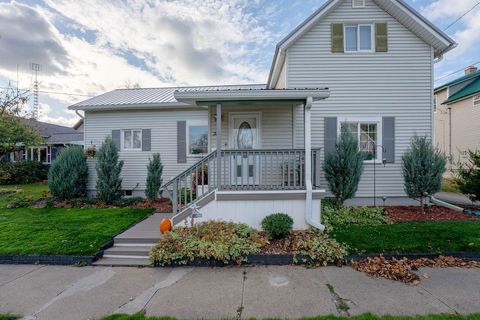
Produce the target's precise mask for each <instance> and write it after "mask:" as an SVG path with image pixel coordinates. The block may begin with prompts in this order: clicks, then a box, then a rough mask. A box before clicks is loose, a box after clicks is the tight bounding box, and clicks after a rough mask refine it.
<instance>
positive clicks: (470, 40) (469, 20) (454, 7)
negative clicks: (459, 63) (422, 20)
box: [422, 0, 480, 59]
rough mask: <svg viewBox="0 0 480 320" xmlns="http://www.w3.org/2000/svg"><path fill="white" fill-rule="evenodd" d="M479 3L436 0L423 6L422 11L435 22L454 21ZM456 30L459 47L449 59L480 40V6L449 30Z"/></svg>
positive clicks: (458, 55) (467, 0)
mask: <svg viewBox="0 0 480 320" xmlns="http://www.w3.org/2000/svg"><path fill="white" fill-rule="evenodd" d="M477 3H478V1H477V0H461V1H453V0H436V1H433V2H432V3H431V4H429V5H428V6H426V7H425V8H423V10H422V13H423V14H424V15H425V16H426V17H427V18H429V19H431V20H433V21H435V22H440V21H442V22H445V20H447V21H451V22H454V21H455V20H456V19H457V18H459V17H460V16H461V15H463V14H464V13H466V12H467V11H468V10H469V9H471V8H472V7H473V6H474V5H475V4H477ZM447 25H448V24H446V25H445V27H446V26H447ZM454 30H456V31H455V32H454V33H453V34H452V37H453V38H454V39H455V41H456V42H457V43H458V47H457V48H456V49H455V50H454V51H452V52H451V53H450V54H449V55H448V56H447V59H458V58H459V57H460V56H462V55H463V54H465V53H466V52H468V51H469V50H471V49H472V47H474V46H476V45H478V43H479V42H480V6H477V7H476V8H475V9H474V10H472V11H471V12H470V13H468V14H467V15H465V16H464V17H463V18H462V19H461V20H460V21H458V22H457V23H456V25H455V26H452V27H451V29H449V30H448V31H449V32H453V31H454Z"/></svg>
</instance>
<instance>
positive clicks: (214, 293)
mask: <svg viewBox="0 0 480 320" xmlns="http://www.w3.org/2000/svg"><path fill="white" fill-rule="evenodd" d="M425 273H426V274H428V277H427V278H424V277H422V281H421V284H420V285H419V286H411V285H405V284H402V283H398V282H393V281H389V280H385V279H373V278H369V277H368V276H366V275H365V274H363V273H360V272H357V271H355V270H353V269H352V268H350V267H344V268H337V267H325V268H318V269H306V268H303V267H293V266H284V267H265V266H262V267H246V268H243V267H232V268H175V269H168V268H121V267H114V268H111V267H61V266H35V265H24V266H18V265H0V313H2V312H3V313H5V312H11V313H14V314H19V315H22V316H24V317H25V319H48V320H56V319H62V320H63V319H68V320H75V319H95V318H99V317H102V316H105V315H110V314H112V313H115V312H122V313H134V312H138V311H140V310H142V309H145V310H146V311H147V314H148V315H170V316H174V317H178V318H190V319H192V318H195V319H198V318H208V319H220V318H237V317H238V316H239V315H240V316H241V317H242V318H248V317H257V318H264V317H278V318H298V317H306V316H316V315H325V314H336V315H340V314H350V315H353V314H360V313H364V312H373V313H376V314H387V313H388V314H395V315H414V314H427V313H444V312H447V313H448V312H450V313H451V312H458V313H472V312H480V290H479V289H478V288H480V270H478V269H459V268H444V269H440V268H435V269H430V268H426V269H422V270H420V271H419V274H421V275H423V274H425ZM327 283H328V284H331V285H332V286H333V290H334V292H330V290H329V289H328V288H327ZM341 301H343V302H344V303H347V304H348V306H349V309H348V310H344V309H345V308H340V307H339V306H340V305H341Z"/></svg>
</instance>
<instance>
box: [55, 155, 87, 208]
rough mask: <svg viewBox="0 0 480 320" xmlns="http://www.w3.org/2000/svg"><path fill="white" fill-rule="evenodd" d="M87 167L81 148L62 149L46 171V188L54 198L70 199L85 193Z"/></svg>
mask: <svg viewBox="0 0 480 320" xmlns="http://www.w3.org/2000/svg"><path fill="white" fill-rule="evenodd" d="M87 179H88V167H87V161H86V159H85V156H84V154H83V148H82V147H78V146H74V147H68V148H66V149H65V150H63V151H62V152H61V153H60V154H59V155H58V157H57V159H55V160H54V161H53V163H52V167H51V168H50V171H49V172H48V188H49V189H50V192H51V193H52V195H53V196H54V197H55V198H58V199H60V200H70V199H75V198H80V197H85V195H86V194H87Z"/></svg>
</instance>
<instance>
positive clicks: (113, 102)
mask: <svg viewBox="0 0 480 320" xmlns="http://www.w3.org/2000/svg"><path fill="white" fill-rule="evenodd" d="M265 87H266V85H265V84H246V85H224V86H197V87H165V88H134V89H117V90H113V91H110V92H107V93H104V94H101V95H99V96H96V97H93V98H91V99H88V100H85V101H81V102H78V103H76V104H74V105H72V106H70V107H68V108H69V109H70V110H108V109H118V108H132V107H135V108H157V107H182V106H186V107H188V106H189V105H188V104H186V103H182V102H178V101H177V100H176V99H175V97H174V92H175V91H180V90H181V91H184V92H185V91H212V90H215V91H218V90H239V89H245V90H251V89H264V88H265Z"/></svg>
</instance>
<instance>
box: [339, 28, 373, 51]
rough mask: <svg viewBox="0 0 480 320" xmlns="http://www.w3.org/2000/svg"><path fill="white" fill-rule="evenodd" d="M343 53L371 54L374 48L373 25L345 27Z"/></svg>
mask: <svg viewBox="0 0 480 320" xmlns="http://www.w3.org/2000/svg"><path fill="white" fill-rule="evenodd" d="M344 33H345V52H372V51H373V48H374V44H373V43H374V36H373V35H374V34H373V25H371V24H355V25H345V30H344Z"/></svg>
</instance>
